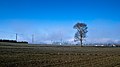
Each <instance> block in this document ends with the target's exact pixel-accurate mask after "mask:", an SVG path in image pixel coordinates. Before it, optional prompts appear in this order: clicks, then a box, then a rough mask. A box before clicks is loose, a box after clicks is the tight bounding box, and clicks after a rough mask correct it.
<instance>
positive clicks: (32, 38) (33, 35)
mask: <svg viewBox="0 0 120 67" xmlns="http://www.w3.org/2000/svg"><path fill="white" fill-rule="evenodd" d="M32 43H34V34H32Z"/></svg>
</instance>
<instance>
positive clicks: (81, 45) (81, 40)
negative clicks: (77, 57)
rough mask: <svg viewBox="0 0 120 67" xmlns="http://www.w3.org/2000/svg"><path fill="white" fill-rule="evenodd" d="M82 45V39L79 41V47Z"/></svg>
mask: <svg viewBox="0 0 120 67" xmlns="http://www.w3.org/2000/svg"><path fill="white" fill-rule="evenodd" d="M82 44H83V43H82V39H80V46H81V47H82Z"/></svg>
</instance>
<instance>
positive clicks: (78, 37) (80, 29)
mask: <svg viewBox="0 0 120 67" xmlns="http://www.w3.org/2000/svg"><path fill="white" fill-rule="evenodd" d="M73 28H74V29H76V30H77V32H76V33H75V36H74V41H80V43H81V46H82V45H83V40H84V38H86V33H87V32H88V31H87V28H88V27H87V25H86V24H85V23H79V22H78V23H77V24H75V25H74V27H73Z"/></svg>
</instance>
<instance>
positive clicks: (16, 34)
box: [16, 33, 18, 41]
mask: <svg viewBox="0 0 120 67" xmlns="http://www.w3.org/2000/svg"><path fill="white" fill-rule="evenodd" d="M17 36H18V34H17V33H16V41H17V40H18V37H17Z"/></svg>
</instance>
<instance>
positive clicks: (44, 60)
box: [0, 43, 120, 67]
mask: <svg viewBox="0 0 120 67" xmlns="http://www.w3.org/2000/svg"><path fill="white" fill-rule="evenodd" d="M0 67H120V47H79V46H39V45H27V44H9V43H0Z"/></svg>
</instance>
